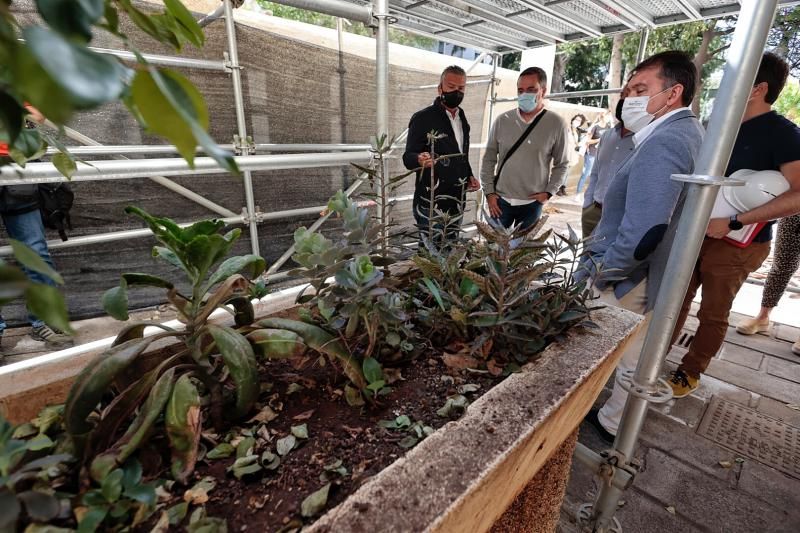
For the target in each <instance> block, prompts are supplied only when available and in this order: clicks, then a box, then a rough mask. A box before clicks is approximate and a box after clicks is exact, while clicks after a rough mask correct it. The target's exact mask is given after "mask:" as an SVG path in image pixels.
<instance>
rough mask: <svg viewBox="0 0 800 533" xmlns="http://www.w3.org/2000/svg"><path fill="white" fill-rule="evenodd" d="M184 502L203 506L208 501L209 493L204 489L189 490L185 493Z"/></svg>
mask: <svg viewBox="0 0 800 533" xmlns="http://www.w3.org/2000/svg"><path fill="white" fill-rule="evenodd" d="M183 501H185V502H188V503H191V504H192V505H203V504H204V503H206V502H207V501H208V492H206V489H204V488H203V487H196V488H191V489H187V490H186V492H184V493H183Z"/></svg>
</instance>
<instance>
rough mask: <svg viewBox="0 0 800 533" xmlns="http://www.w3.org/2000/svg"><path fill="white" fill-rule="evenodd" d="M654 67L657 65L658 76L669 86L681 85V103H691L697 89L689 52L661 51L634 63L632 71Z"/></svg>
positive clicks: (694, 70)
mask: <svg viewBox="0 0 800 533" xmlns="http://www.w3.org/2000/svg"><path fill="white" fill-rule="evenodd" d="M654 67H658V69H659V76H660V77H661V78H663V79H664V80H666V82H667V83H668V84H669V85H668V86H669V87H672V86H674V85H678V84H680V85H682V86H683V96H682V97H681V102H682V103H683V105H685V106H688V105H689V104H691V103H692V100H694V93H695V91H696V90H697V69H696V68H695V66H694V63H693V62H692V57H691V56H690V55H689V54H687V53H686V52H681V51H679V50H668V51H666V52H661V53H659V54H656V55H654V56H650V57H648V58H647V59H645V60H644V61H642V62H641V63H639V64H638V65H636V68H634V69H633V73H634V74H635V73H637V72H639V71H642V70H646V69H649V68H654Z"/></svg>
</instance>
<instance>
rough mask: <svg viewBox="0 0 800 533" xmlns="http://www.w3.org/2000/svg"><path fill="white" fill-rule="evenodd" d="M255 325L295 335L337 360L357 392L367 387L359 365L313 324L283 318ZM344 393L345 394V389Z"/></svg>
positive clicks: (341, 346) (342, 346) (335, 340)
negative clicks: (356, 388)
mask: <svg viewBox="0 0 800 533" xmlns="http://www.w3.org/2000/svg"><path fill="white" fill-rule="evenodd" d="M257 324H258V325H259V326H261V327H264V328H269V329H285V330H289V331H293V332H295V333H297V334H298V335H300V336H301V337H302V338H303V340H304V341H305V343H306V345H308V346H309V347H310V348H312V349H314V350H316V351H318V352H320V353H324V354H326V355H328V356H330V357H333V358H335V359H337V360H338V361H339V362H340V363H341V364H342V367H343V369H344V373H345V375H346V376H347V377H348V378H349V379H350V381H352V382H353V384H354V385H355V386H356V387H358V389H359V390H363V389H365V388H366V387H367V383H366V380H365V379H364V374H363V372H362V370H361V365H359V364H358V362H357V361H356V360H355V358H354V357H353V356H352V355H351V354H350V352H349V351H348V350H347V348H346V347H345V346H344V345H343V344H342V343H341V342H340V341H339V339H337V338H336V337H334V336H333V335H331V334H330V333H328V332H327V331H325V330H324V329H322V328H320V327H318V326H314V325H313V324H306V323H305V322H300V321H297V320H289V319H285V318H266V319H264V320H260V321H258V322H257ZM345 393H347V389H346V388H345ZM348 401H349V400H348ZM351 405H353V404H351Z"/></svg>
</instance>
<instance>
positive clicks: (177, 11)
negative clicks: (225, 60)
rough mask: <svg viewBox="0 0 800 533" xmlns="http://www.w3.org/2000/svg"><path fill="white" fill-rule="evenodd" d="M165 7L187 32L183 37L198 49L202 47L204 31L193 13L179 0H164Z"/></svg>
mask: <svg viewBox="0 0 800 533" xmlns="http://www.w3.org/2000/svg"><path fill="white" fill-rule="evenodd" d="M164 5H165V6H166V8H167V13H169V14H170V15H172V16H173V17H174V18H175V20H176V21H177V23H178V24H180V25H181V26H182V27H183V28H184V29H185V30H186V31H185V32H184V33H183V35H185V36H186V38H187V40H189V42H191V43H192V44H193V45H195V46H196V47H198V48H200V47H202V46H203V42H204V41H205V35H203V29H202V28H201V27H200V25H199V24H197V21H196V20H195V19H194V17H193V16H192V13H191V12H190V11H189V10H188V9H186V7H185V6H184V5H183V4H182V3H181V2H180V1H179V0H164Z"/></svg>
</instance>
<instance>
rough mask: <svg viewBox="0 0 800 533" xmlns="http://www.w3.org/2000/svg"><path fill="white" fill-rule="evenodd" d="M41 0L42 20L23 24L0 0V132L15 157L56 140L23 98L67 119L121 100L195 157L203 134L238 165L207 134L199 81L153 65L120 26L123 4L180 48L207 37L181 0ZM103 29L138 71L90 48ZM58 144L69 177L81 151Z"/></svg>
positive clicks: (159, 38)
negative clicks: (30, 124)
mask: <svg viewBox="0 0 800 533" xmlns="http://www.w3.org/2000/svg"><path fill="white" fill-rule="evenodd" d="M36 7H37V10H38V13H39V15H40V16H41V20H42V23H41V24H40V23H37V24H31V25H27V26H23V25H21V24H20V23H19V21H18V20H17V19H16V18H15V17H14V15H13V14H12V12H11V11H10V10H9V9H8V7H7V6H5V7H4V8H2V9H0V141H2V142H7V143H8V144H9V146H10V150H9V156H10V159H11V160H13V161H14V162H16V163H18V164H20V165H23V166H24V165H25V163H26V162H27V161H30V160H31V159H37V158H38V157H40V156H41V155H42V154H43V153H44V150H45V149H46V148H47V145H48V144H49V143H52V141H53V140H52V138H51V137H50V136H49V135H48V134H46V133H44V132H41V131H39V130H38V129H26V128H23V123H24V119H25V116H26V114H27V112H26V111H25V109H24V107H23V103H25V102H27V103H30V104H31V105H33V106H34V107H36V108H37V109H39V110H40V111H41V112H42V113H43V114H44V115H45V116H46V117H47V118H48V119H50V120H51V121H52V122H54V123H55V124H57V125H62V124H64V123H66V122H67V121H68V120H69V119H70V117H71V116H72V115H73V114H74V113H75V112H76V111H80V110H89V109H95V108H97V107H100V106H102V105H104V104H107V103H109V102H115V101H119V100H123V101H124V102H125V104H126V105H127V106H128V107H129V108H130V109H131V111H132V112H133V115H134V116H135V117H136V118H137V120H139V121H140V122H141V124H142V126H143V127H144V128H145V129H147V130H149V131H151V132H153V133H156V134H159V135H162V136H164V137H166V138H167V139H168V140H169V141H170V142H172V143H174V144H175V145H176V146H178V147H179V151H180V153H181V155H182V156H184V158H185V159H186V160H187V161H188V162H189V164H190V165H191V164H192V163H193V160H194V153H195V148H196V146H197V145H198V144H199V145H200V146H202V147H203V148H204V149H205V150H206V152H207V153H208V155H209V156H211V157H213V158H214V159H215V160H216V161H217V162H218V163H219V164H220V166H222V167H223V168H225V169H227V170H228V171H230V172H238V169H237V167H236V163H235V162H234V160H233V156H232V154H230V153H228V152H225V151H223V150H222V149H220V148H219V147H218V146H217V145H216V144H215V143H214V142H213V141H212V140H211V138H210V137H209V136H208V133H207V129H208V112H207V110H206V108H205V103H204V102H203V99H202V97H201V96H200V94H199V92H198V91H197V89H196V88H195V87H194V86H193V85H192V84H191V83H190V82H189V81H188V80H186V78H184V77H183V76H181V75H180V74H178V73H176V72H174V71H171V70H167V69H158V70H157V69H155V68H153V67H152V66H150V65H149V64H148V63H147V61H146V60H145V59H144V57H143V55H142V54H141V53H140V51H139V50H138V49H137V47H136V46H135V45H134V44H133V42H132V41H131V40H130V39H129V38H128V37H127V36H126V35H125V34H123V33H122V32H121V31H120V28H119V17H120V14H124V15H125V16H127V17H129V18H130V19H131V21H132V22H133V23H134V24H135V25H136V26H137V28H138V29H139V30H141V31H143V32H144V33H146V34H147V35H148V36H150V37H151V38H152V39H153V40H154V41H156V42H158V43H161V44H165V45H168V46H171V47H172V48H173V49H175V50H176V51H180V50H181V49H182V48H183V46H185V45H186V44H191V45H192V46H195V47H202V46H203V43H204V41H205V37H204V35H203V32H202V29H201V28H200V26H199V25H198V24H197V22H196V21H195V20H194V17H193V16H192V14H191V13H190V12H189V11H188V10H187V9H186V7H185V6H184V5H183V4H182V3H181V2H180V1H179V0H166V1H165V2H164V8H163V10H161V11H159V12H155V13H153V12H144V11H141V10H140V9H139V8H137V7H136V6H134V5H133V3H132V2H131V1H130V0H82V1H80V2H68V1H65V0H39V1H37V2H36ZM98 30H103V31H105V32H107V33H109V34H111V35H113V36H115V37H116V38H118V39H120V40H121V41H122V42H123V44H124V45H125V46H126V47H127V48H128V49H129V50H131V51H132V52H133V53H134V54H135V56H136V58H137V61H138V68H137V69H136V70H135V71H133V70H131V69H129V68H127V67H125V66H124V65H123V64H122V63H121V62H120V61H119V60H118V59H116V58H114V57H112V56H109V55H105V54H101V53H98V52H96V51H94V50H92V49H91V48H90V45H91V42H92V39H93V37H94V35H95V34H96V32H97V31H98ZM54 146H55V147H56V148H57V149H59V150H62V153H61V154H58V155H56V156H54V157H53V164H54V165H55V166H56V168H58V170H59V171H60V172H61V173H62V174H64V175H65V176H67V177H70V176H71V175H72V173H73V172H75V170H76V164H75V158H74V157H73V156H72V155H71V154H69V152H67V151H66V150H65V148H64V146H63V145H61V144H60V143H55V144H54ZM7 162H8V161H2V162H0V164H7Z"/></svg>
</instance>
